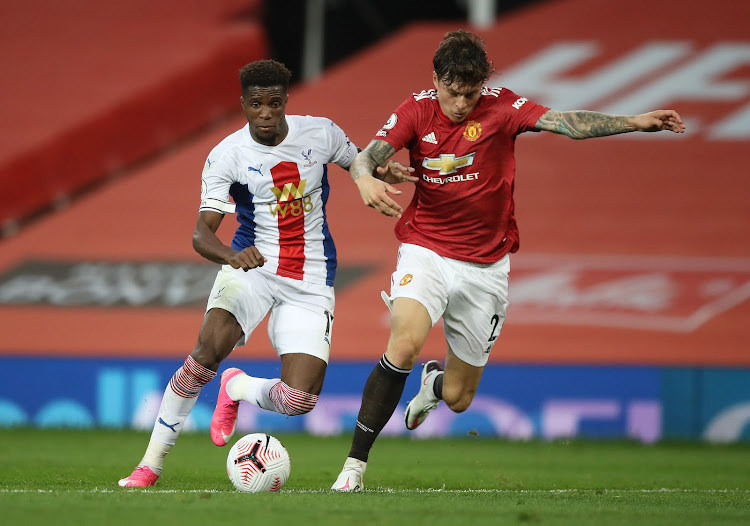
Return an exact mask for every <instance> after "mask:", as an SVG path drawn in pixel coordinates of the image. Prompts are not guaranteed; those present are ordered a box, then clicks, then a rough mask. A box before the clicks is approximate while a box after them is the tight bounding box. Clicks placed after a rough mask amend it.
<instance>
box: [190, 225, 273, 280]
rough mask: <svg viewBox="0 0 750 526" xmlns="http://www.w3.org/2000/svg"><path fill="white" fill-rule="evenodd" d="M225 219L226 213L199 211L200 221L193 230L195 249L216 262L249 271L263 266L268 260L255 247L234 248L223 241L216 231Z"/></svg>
mask: <svg viewBox="0 0 750 526" xmlns="http://www.w3.org/2000/svg"><path fill="white" fill-rule="evenodd" d="M222 219H224V214H220V213H218V212H211V211H209V210H203V211H202V212H199V213H198V221H197V222H196V224H195V231H193V249H194V250H195V251H196V252H197V253H198V254H200V255H201V256H203V257H204V258H206V259H207V260H209V261H213V262H214V263H220V264H222V265H231V266H232V268H241V269H242V270H244V271H248V270H250V269H251V268H255V267H262V266H263V263H265V262H266V261H268V260H267V259H266V258H265V257H263V255H262V254H261V253H260V252H259V251H258V249H257V248H255V247H247V248H245V249H243V250H239V251H238V250H234V249H233V248H231V247H228V246H226V245H225V244H224V243H222V242H221V240H220V239H219V237H218V236H217V235H216V231H217V230H218V228H219V225H220V224H221V220H222Z"/></svg>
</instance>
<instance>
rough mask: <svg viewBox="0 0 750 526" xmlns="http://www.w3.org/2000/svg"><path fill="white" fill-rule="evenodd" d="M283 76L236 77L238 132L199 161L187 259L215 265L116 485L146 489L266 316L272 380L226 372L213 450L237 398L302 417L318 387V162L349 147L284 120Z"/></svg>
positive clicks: (323, 279)
mask: <svg viewBox="0 0 750 526" xmlns="http://www.w3.org/2000/svg"><path fill="white" fill-rule="evenodd" d="M290 77H291V73H290V72H289V70H288V69H287V68H286V67H284V65H283V64H280V63H279V62H276V61H274V60H261V61H257V62H252V63H250V64H248V65H247V66H245V67H244V68H243V69H242V70H240V84H241V88H242V97H241V99H240V100H241V103H242V109H243V111H244V113H245V116H246V117H247V121H248V124H247V125H246V126H244V127H243V128H242V129H240V130H238V131H237V132H235V133H233V134H231V135H229V136H228V137H227V138H225V139H224V140H223V141H221V142H220V143H219V144H218V145H217V146H216V147H215V148H214V149H213V150H212V151H211V153H210V154H209V155H208V158H207V159H206V164H205V165H204V167H203V176H202V188H201V204H200V209H199V212H198V221H197V224H196V226H195V232H194V233H193V248H194V249H195V250H196V252H198V253H199V254H200V255H201V256H203V257H204V258H206V259H208V260H210V261H213V262H215V263H220V264H221V265H222V268H221V270H220V271H219V273H218V275H217V277H216V281H215V283H214V286H213V290H212V291H211V294H210V296H209V298H208V304H207V307H206V314H205V317H204V319H203V324H202V325H201V328H200V332H199V334H198V341H197V343H196V345H195V348H194V349H193V352H192V353H191V354H190V355H189V356H188V357H187V359H186V360H185V363H184V364H183V365H182V366H181V367H180V368H179V369H178V370H177V372H175V374H174V376H172V379H171V380H170V381H169V384H168V385H167V388H166V390H165V392H164V397H163V399H162V403H161V406H160V408H159V412H158V415H157V417H156V422H155V423H154V429H153V432H152V434H151V439H150V441H149V443H148V447H147V448H146V453H145V454H144V456H143V459H142V460H141V462H140V463H139V464H138V466H137V467H136V468H135V470H134V471H133V473H132V474H131V475H130V476H129V477H126V478H124V479H121V480H120V481H119V483H118V484H119V485H120V486H122V487H144V486H152V485H154V483H155V482H156V480H157V479H158V478H159V476H160V475H161V472H162V467H163V463H164V457H165V456H166V454H167V453H168V452H169V450H170V449H171V448H172V446H173V445H174V444H175V441H176V440H177V437H178V436H179V434H180V431H181V430H182V427H183V425H184V423H185V419H186V418H187V417H188V415H189V414H190V411H191V410H192V409H193V406H194V405H195V402H196V399H197V397H198V395H199V393H200V391H201V389H202V387H203V386H204V385H205V384H207V383H208V382H210V381H211V380H212V379H213V378H214V376H216V371H217V370H218V368H219V364H220V363H221V362H222V360H224V359H225V358H226V357H227V356H229V354H230V353H231V352H232V350H233V349H234V348H235V347H236V346H239V345H244V344H245V343H246V342H247V340H248V338H249V337H250V335H251V334H252V332H253V330H254V329H255V328H256V327H257V326H258V324H259V323H260V322H261V320H263V318H265V317H266V315H267V314H268V313H269V312H270V318H269V321H268V334H269V337H270V339H271V343H272V345H273V346H274V348H275V349H276V352H277V353H278V355H279V356H280V358H281V378H256V377H252V376H249V375H247V374H245V372H243V371H241V370H240V369H236V368H230V369H227V370H225V371H224V372H223V373H222V375H221V384H220V387H219V395H218V399H217V404H216V409H215V411H214V415H213V418H212V420H211V439H212V440H213V442H214V443H215V444H216V445H218V446H224V445H226V444H227V442H229V440H230V439H231V438H232V435H233V434H234V430H235V425H236V422H237V410H238V407H239V402H240V401H241V400H245V401H248V402H250V403H252V404H255V405H257V406H259V407H261V408H263V409H266V410H268V411H275V412H277V413H282V414H286V415H290V416H293V415H301V414H304V413H307V412H309V411H310V410H312V408H313V407H314V406H315V403H316V401H317V399H318V395H319V394H320V391H321V389H322V387H323V379H324V376H325V371H326V367H327V364H328V356H329V352H330V348H331V331H332V329H333V309H334V292H333V282H334V276H335V272H336V248H335V246H334V244H333V239H332V238H331V233H330V232H329V229H328V222H327V220H326V212H325V206H326V201H327V200H328V192H329V186H328V164H329V163H335V164H337V165H339V166H340V167H342V168H344V169H348V168H349V165H350V164H351V162H352V160H353V159H354V156H355V155H356V154H357V148H356V146H354V144H352V143H351V141H350V140H349V139H348V138H347V136H346V134H345V133H344V132H343V131H342V130H341V128H339V127H338V126H336V124H334V123H333V122H332V121H330V120H329V119H325V118H322V117H310V116H305V117H303V116H297V115H286V114H285V110H286V104H287V100H288V89H289V79H290ZM413 171H414V170H412V169H410V168H406V167H404V166H402V165H400V164H398V163H393V162H388V163H387V164H384V165H383V166H379V167H377V168H376V169H374V170H373V175H374V176H376V177H379V178H382V180H383V181H384V182H386V183H396V182H401V181H405V180H409V181H413V180H415V178H414V177H413V176H411V175H410V172H413ZM388 188H389V189H390V190H389V191H390V192H393V193H400V192H399V191H398V190H396V189H395V188H393V187H392V186H390V185H388ZM230 197H231V200H230ZM235 212H236V213H237V219H238V221H239V224H240V225H239V228H238V229H237V231H236V233H235V236H234V239H233V240H232V243H231V246H226V245H224V244H223V243H222V242H221V240H220V239H219V238H218V237H217V236H216V231H217V229H218V228H219V225H220V223H221V221H222V219H223V217H224V214H227V213H235Z"/></svg>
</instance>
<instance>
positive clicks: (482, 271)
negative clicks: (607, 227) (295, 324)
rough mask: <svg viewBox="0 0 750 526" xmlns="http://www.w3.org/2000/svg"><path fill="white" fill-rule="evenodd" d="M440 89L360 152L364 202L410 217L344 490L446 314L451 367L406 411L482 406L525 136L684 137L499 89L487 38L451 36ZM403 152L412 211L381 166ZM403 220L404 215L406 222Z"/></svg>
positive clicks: (437, 83) (341, 481)
mask: <svg viewBox="0 0 750 526" xmlns="http://www.w3.org/2000/svg"><path fill="white" fill-rule="evenodd" d="M433 69H434V71H433V75H432V82H433V84H434V87H435V88H434V89H430V90H426V91H422V92H421V93H415V94H413V95H412V96H410V97H409V98H408V99H406V101H404V102H403V103H402V104H401V105H400V106H399V107H398V108H397V109H396V111H395V112H394V113H393V114H392V115H391V116H390V118H389V119H388V121H387V122H386V123H385V125H384V126H383V127H382V128H381V129H380V130H379V131H378V132H377V133H376V134H375V138H374V139H373V140H372V142H370V144H369V145H368V146H367V148H365V150H363V151H362V152H361V153H359V154H358V155H357V156H356V158H355V159H354V162H353V163H352V165H351V167H350V169H349V171H350V173H351V175H352V179H353V180H354V181H355V182H356V184H357V187H358V188H359V191H360V194H361V196H362V200H363V201H364V203H365V204H366V205H368V206H371V207H373V208H375V209H376V210H378V211H379V212H381V213H382V214H385V215H387V216H393V217H399V221H398V223H397V224H396V229H395V231H396V237H397V238H398V239H399V241H401V246H400V248H399V253H398V264H397V267H396V271H395V272H394V273H393V275H392V278H391V293H390V295H386V294H385V293H383V298H384V300H385V301H386V304H387V305H388V307H389V308H390V309H391V334H390V338H389V340H388V346H387V348H386V352H385V354H383V357H382V358H381V359H380V362H379V363H378V364H377V365H376V366H375V367H374V369H373V371H372V373H371V374H370V377H369V378H368V380H367V382H366V383H365V386H364V390H363V393H362V405H361V407H360V411H359V415H358V417H357V424H356V427H355V429H354V438H353V440H352V447H351V450H350V452H349V457H348V458H347V460H346V462H345V463H344V469H343V470H342V472H341V474H340V475H339V477H338V479H337V480H336V482H335V483H334V484H333V487H332V489H334V490H339V491H358V490H361V489H363V488H364V484H363V474H364V471H365V469H366V467H367V460H368V455H369V452H370V449H371V448H372V445H373V443H374V442H375V439H376V438H377V436H378V434H379V433H380V431H381V430H382V429H383V427H384V426H385V424H386V423H387V422H388V420H389V419H390V417H391V415H392V414H393V411H394V410H395V409H396V406H397V404H398V402H399V400H400V398H401V394H402V393H403V389H404V384H405V382H406V377H407V376H408V375H409V372H410V371H411V369H412V367H414V364H415V363H416V362H417V359H418V357H419V353H420V350H421V349H422V345H423V344H424V342H425V340H426V338H427V334H428V333H429V331H430V329H431V328H432V326H433V325H434V324H435V323H436V322H437V321H438V320H439V319H440V318H441V317H442V319H443V325H444V329H445V338H446V340H447V344H448V350H447V355H446V358H445V365H444V366H443V365H442V364H441V363H440V362H438V361H437V360H431V361H428V362H427V363H425V364H424V365H423V367H422V371H421V380H422V383H421V386H420V390H419V392H418V393H417V395H416V396H415V397H414V398H413V399H412V400H411V401H410V402H409V404H408V405H407V408H406V413H405V424H406V427H407V428H408V429H415V428H416V427H417V426H419V425H420V424H421V423H422V422H423V421H424V419H425V418H426V417H427V415H428V414H429V412H430V411H432V410H433V409H434V408H435V407H437V405H438V404H439V402H440V401H441V400H443V401H445V403H446V404H447V405H448V407H449V408H450V409H451V410H453V411H455V412H457V413H460V412H462V411H465V410H466V409H467V408H468V407H469V405H470V404H471V402H472V400H473V398H474V394H475V393H476V391H477V387H478V385H479V380H480V378H481V377H482V372H483V370H484V366H485V365H486V363H487V360H488V358H489V354H490V352H491V350H492V347H493V345H494V344H495V342H496V341H497V338H498V336H499V334H500V329H501V328H502V325H503V321H504V320H505V311H506V307H507V305H508V272H509V270H510V263H509V254H510V253H513V252H516V251H517V250H518V227H517V225H516V220H515V217H514V213H513V212H514V204H513V182H514V177H515V157H514V145H515V139H516V136H518V135H519V134H520V133H523V132H527V131H550V132H553V133H558V134H561V135H567V136H568V137H571V138H573V139H588V138H592V137H604V136H607V135H614V134H618V133H628V132H635V131H642V132H655V131H662V130H667V131H672V132H675V133H683V132H684V131H685V126H684V124H683V122H682V119H681V118H680V116H679V115H678V114H677V112H675V111H673V110H658V111H653V112H650V113H645V114H642V115H633V116H625V115H608V114H603V113H597V112H591V111H567V112H560V111H554V110H552V109H550V108H548V107H546V106H542V105H540V104H536V103H534V102H533V101H531V100H528V99H527V98H525V97H522V96H519V95H517V94H515V93H513V92H512V91H510V90H508V89H505V88H487V87H485V86H484V84H485V82H487V80H488V79H489V77H490V75H491V74H492V73H493V68H492V64H491V63H490V62H489V61H488V59H487V55H486V52H485V49H484V44H483V42H482V41H481V39H480V37H478V36H477V35H474V34H472V33H468V32H464V31H456V32H452V33H448V34H446V35H445V37H444V38H443V40H442V42H441V43H440V45H439V47H438V49H437V51H436V52H435V55H434V57H433ZM402 148H407V149H408V150H409V159H410V164H411V166H412V167H414V168H416V170H417V171H416V173H415V174H414V175H415V176H417V177H416V179H417V181H416V183H415V184H416V188H415V191H414V197H413V199H412V201H411V203H410V204H409V206H408V207H407V208H406V210H405V211H403V210H402V208H401V206H400V205H399V204H398V203H396V202H395V201H393V199H391V197H390V196H389V195H388V194H389V193H395V192H396V190H395V188H393V187H392V186H390V185H389V184H387V183H385V182H384V181H382V180H379V179H376V178H374V177H372V175H371V174H372V173H373V169H374V168H375V167H376V166H378V165H381V164H382V163H383V162H385V161H387V160H388V159H389V158H390V157H391V156H392V155H393V154H395V153H396V152H397V151H399V150H401V149H402ZM402 212H403V214H402Z"/></svg>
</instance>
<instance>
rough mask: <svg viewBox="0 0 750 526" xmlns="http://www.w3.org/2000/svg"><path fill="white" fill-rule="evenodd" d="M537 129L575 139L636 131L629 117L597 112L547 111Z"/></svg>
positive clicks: (537, 124) (540, 119) (538, 122)
mask: <svg viewBox="0 0 750 526" xmlns="http://www.w3.org/2000/svg"><path fill="white" fill-rule="evenodd" d="M536 128H538V129H540V130H546V131H551V132H554V133H560V134H562V135H567V136H568V137H571V138H573V139H589V138H591V137H605V136H607V135H616V134H618V133H627V132H631V131H635V128H634V127H633V125H632V124H631V122H630V117H629V116H627V115H609V114H607V113H598V112H595V111H566V112H560V111H552V110H550V111H547V112H546V113H545V114H544V115H542V116H541V117H540V118H539V121H537V123H536Z"/></svg>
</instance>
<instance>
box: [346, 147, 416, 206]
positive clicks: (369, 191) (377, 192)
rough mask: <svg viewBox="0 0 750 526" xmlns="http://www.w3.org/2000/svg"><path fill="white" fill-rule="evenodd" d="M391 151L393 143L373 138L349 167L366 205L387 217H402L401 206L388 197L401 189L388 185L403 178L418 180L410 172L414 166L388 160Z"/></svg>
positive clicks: (405, 179)
mask: <svg viewBox="0 0 750 526" xmlns="http://www.w3.org/2000/svg"><path fill="white" fill-rule="evenodd" d="M394 153H396V149H395V148H394V147H393V146H391V145H390V144H388V143H387V142H385V141H381V140H379V139H375V140H373V141H371V142H370V144H368V145H367V148H365V149H364V150H362V151H361V152H359V153H358V154H357V156H356V157H355V158H354V162H352V165H351V166H350V167H349V173H350V174H351V176H352V180H353V181H354V182H355V183H356V184H357V188H358V189H359V194H360V196H362V201H363V202H364V203H365V204H366V205H367V206H370V207H372V208H374V209H375V210H377V211H378V212H380V213H381V214H384V215H387V216H392V217H401V211H402V210H403V208H402V207H401V205H399V204H398V203H397V202H396V201H394V200H393V199H391V198H390V197H389V196H388V194H389V193H391V194H400V193H401V191H400V190H397V189H396V188H394V187H393V186H391V184H393V183H399V182H402V181H411V182H416V181H418V179H417V178H416V177H414V176H413V175H411V172H414V168H411V167H406V166H403V165H401V164H399V163H397V162H395V161H388V159H389V158H390V157H391V156H392V155H393V154H394ZM386 161H388V163H387V164H385V163H386Z"/></svg>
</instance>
